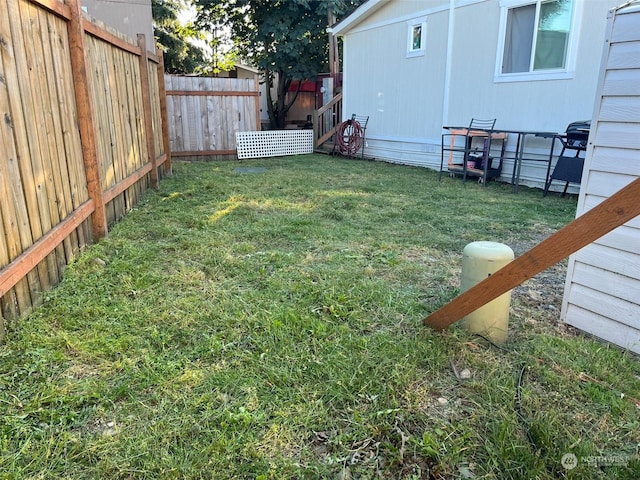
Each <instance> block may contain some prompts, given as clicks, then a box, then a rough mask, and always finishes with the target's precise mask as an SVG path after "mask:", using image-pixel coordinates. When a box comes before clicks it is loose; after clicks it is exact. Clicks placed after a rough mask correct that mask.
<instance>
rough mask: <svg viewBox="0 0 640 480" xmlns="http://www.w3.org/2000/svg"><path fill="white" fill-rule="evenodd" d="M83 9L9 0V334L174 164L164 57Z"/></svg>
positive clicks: (5, 219) (2, 13) (2, 173)
mask: <svg viewBox="0 0 640 480" xmlns="http://www.w3.org/2000/svg"><path fill="white" fill-rule="evenodd" d="M80 8H81V6H80V2H79V1H78V0H67V1H66V2H63V1H61V0H0V314H1V317H0V338H1V337H2V333H3V323H4V320H5V319H13V318H17V317H19V316H21V315H23V314H25V313H27V312H29V311H30V310H31V309H32V308H33V306H34V305H37V304H38V303H39V302H40V301H41V297H42V292H43V291H45V290H47V289H49V288H51V287H53V286H55V285H56V284H57V283H58V282H59V281H60V279H61V276H62V273H63V271H64V268H65V266H66V265H67V263H68V262H69V261H70V260H71V259H72V258H73V257H74V256H75V255H76V254H77V253H78V251H79V250H81V249H82V248H83V247H85V246H86V245H87V244H88V243H90V242H92V241H93V240H96V239H99V238H100V237H101V236H104V235H105V234H106V230H107V227H108V225H110V224H112V223H113V222H115V221H116V220H118V219H119V218H121V217H122V216H123V215H124V214H125V213H126V212H127V211H128V210H129V209H131V208H132V207H133V206H134V205H135V204H136V203H137V202H138V201H139V199H140V197H141V195H142V194H143V193H144V191H145V190H146V189H147V188H148V187H149V185H150V182H153V183H154V184H155V183H156V182H155V181H154V180H156V179H157V178H158V177H159V176H162V175H163V174H165V173H169V169H170V160H169V152H168V148H167V146H168V139H167V138H166V136H165V135H163V131H166V128H167V127H166V121H165V120H166V112H165V111H163V108H164V105H166V101H165V100H164V99H161V98H160V95H161V94H163V92H164V82H163V81H162V82H161V81H160V80H159V79H162V80H164V79H163V74H162V67H161V65H162V58H161V57H157V56H155V55H153V54H148V53H146V52H145V51H144V47H142V48H141V47H140V44H139V43H135V42H132V41H131V40H130V39H127V38H125V37H124V36H122V35H120V34H118V33H117V32H112V31H108V30H107V29H105V28H104V27H103V26H101V25H99V24H96V23H91V22H90V21H88V20H87V19H86V18H84V17H83V15H82V13H81V10H80ZM142 44H143V45H144V43H142ZM159 65H160V66H159ZM94 184H95V185H94ZM92 185H93V186H92ZM101 217H102V219H101Z"/></svg>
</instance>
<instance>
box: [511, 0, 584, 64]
mask: <svg viewBox="0 0 640 480" xmlns="http://www.w3.org/2000/svg"><path fill="white" fill-rule="evenodd" d="M502 6H503V21H502V23H503V42H504V45H503V48H502V52H501V58H500V62H501V63H500V69H499V74H500V75H505V76H507V75H511V74H523V73H532V72H554V71H564V70H566V69H567V64H568V61H569V42H570V37H571V30H572V17H573V7H574V0H535V1H532V0H528V1H526V0H525V1H519V2H518V1H505V2H503V3H502Z"/></svg>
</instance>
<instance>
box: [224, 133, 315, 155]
mask: <svg viewBox="0 0 640 480" xmlns="http://www.w3.org/2000/svg"><path fill="white" fill-rule="evenodd" d="M236 148H237V150H238V159H243V158H263V157H282V156H285V155H301V154H305V153H312V152H313V130H266V131H260V132H236Z"/></svg>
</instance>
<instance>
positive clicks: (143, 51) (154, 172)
mask: <svg viewBox="0 0 640 480" xmlns="http://www.w3.org/2000/svg"><path fill="white" fill-rule="evenodd" d="M138 48H139V49H140V56H139V57H138V59H139V61H140V88H141V89H142V117H143V121H144V136H145V139H146V141H147V163H150V164H151V171H150V172H149V177H150V178H151V187H152V188H158V165H157V163H156V146H155V144H154V141H153V119H152V115H153V114H152V112H151V95H150V94H149V57H148V56H147V40H146V39H145V36H144V33H139V34H138Z"/></svg>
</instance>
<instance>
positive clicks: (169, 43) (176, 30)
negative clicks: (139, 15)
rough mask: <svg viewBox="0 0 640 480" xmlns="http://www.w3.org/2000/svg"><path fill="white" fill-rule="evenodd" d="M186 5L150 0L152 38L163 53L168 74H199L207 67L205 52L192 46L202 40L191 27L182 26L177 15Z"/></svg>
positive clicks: (189, 25) (180, 0)
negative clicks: (194, 42)
mask: <svg viewBox="0 0 640 480" xmlns="http://www.w3.org/2000/svg"><path fill="white" fill-rule="evenodd" d="M186 6H187V2H186V1H183V0H151V11H152V14H153V24H154V25H153V27H154V31H155V37H156V40H157V42H158V44H159V45H160V48H162V50H163V51H164V67H165V71H166V72H168V73H183V74H184V73H198V72H202V71H205V70H206V69H207V68H208V67H209V61H208V59H207V57H206V54H205V52H204V50H202V49H201V48H199V47H197V46H195V45H194V44H193V43H191V41H192V40H195V39H201V38H202V34H201V33H200V32H198V31H197V30H196V29H195V28H194V26H193V24H187V25H182V24H181V23H180V21H179V20H178V13H179V12H180V10H181V9H182V8H184V7H186Z"/></svg>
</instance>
